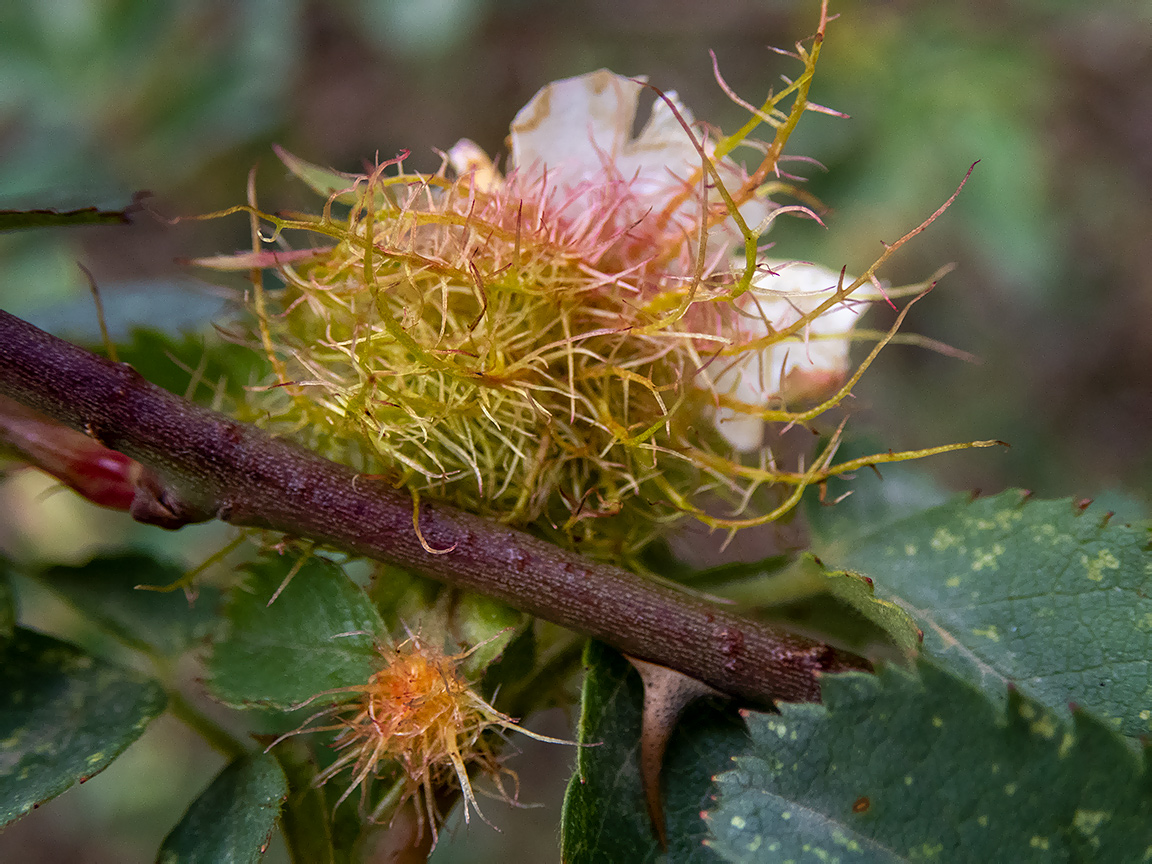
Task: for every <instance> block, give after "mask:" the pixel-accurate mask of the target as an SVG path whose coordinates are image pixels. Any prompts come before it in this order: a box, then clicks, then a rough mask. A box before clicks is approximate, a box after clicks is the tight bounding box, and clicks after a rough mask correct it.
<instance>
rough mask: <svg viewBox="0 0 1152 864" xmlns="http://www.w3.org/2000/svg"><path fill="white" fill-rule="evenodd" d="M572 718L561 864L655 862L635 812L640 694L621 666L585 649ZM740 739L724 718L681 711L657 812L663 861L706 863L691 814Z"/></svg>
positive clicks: (732, 717)
mask: <svg viewBox="0 0 1152 864" xmlns="http://www.w3.org/2000/svg"><path fill="white" fill-rule="evenodd" d="M585 660H586V664H587V666H588V673H587V677H586V678H585V679H584V692H583V699H582V708H581V716H580V739H579V740H580V743H581V744H582V745H591V746H582V747H581V748H580V750H579V753H578V755H577V757H576V759H577V762H576V772H575V773H574V774H573V775H572V779H571V780H570V781H569V783H568V794H567V796H566V797H565V800H564V813H563V821H562V828H561V834H562V840H561V842H562V844H563V858H564V861H565V862H566V864H592V862H597V864H599V862H607V861H612V862H616V861H620V862H624V861H627V862H629V864H633V862H635V864H641V862H649V861H656V860H658V859H659V858H660V851H659V846H658V844H657V842H656V835H655V834H654V833H653V829H652V823H651V821H650V820H649V818H648V811H647V810H646V809H645V804H644V792H643V789H642V787H641V781H640V768H639V764H638V759H637V756H638V750H639V743H640V708H641V704H642V700H643V691H642V687H641V684H640V676H639V675H638V674H636V672H635V671H634V670H633V669H632V667H631V666H630V665H629V664H628V661H627V660H625V659H624V658H623V657H621V656H620V655H619V654H617V653H616V652H614V651H612V650H611V649H609V648H606V647H605V646H603V645H601V644H599V643H596V642H593V643H590V644H589V646H588V650H587V652H586V654H585ZM747 743H748V739H747V735H746V734H745V732H744V729H743V726H742V724H741V723H740V721H739V719H738V718H737V716H736V714H735V712H734V711H730V710H719V709H717V708H716V707H715V706H711V705H708V704H707V703H700V702H698V703H695V704H694V705H692V706H690V707H689V708H688V709H687V710H686V711H685V712H684V717H683V719H682V721H681V723H680V725H679V726H678V728H677V730H676V732H674V733H673V735H672V740H671V741H670V742H669V745H668V752H667V755H666V756H665V759H664V770H663V777H662V781H663V788H664V792H665V799H664V808H665V813H666V816H667V826H668V844H669V860H670V861H673V862H692V864H703V862H711V861H716V860H717V858H716V856H715V855H713V854H712V853H711V852H709V850H708V849H706V848H705V847H704V846H702V845H701V842H702V840H703V838H704V836H705V830H706V825H705V823H704V822H703V820H701V819H700V812H701V810H703V809H705V808H706V807H708V806H711V803H712V802H711V794H712V792H713V785H712V777H713V775H714V774H716V772H718V771H721V770H723V769H724V768H727V767H729V766H730V764H731V762H730V754H732V753H735V752H737V751H739V750H742V749H743V748H744V747H746V746H747Z"/></svg>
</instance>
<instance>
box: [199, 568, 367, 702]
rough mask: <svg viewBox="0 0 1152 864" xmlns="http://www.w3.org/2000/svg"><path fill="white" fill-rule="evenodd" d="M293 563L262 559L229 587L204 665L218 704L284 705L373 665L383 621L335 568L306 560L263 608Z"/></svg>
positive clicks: (346, 681) (362, 676)
mask: <svg viewBox="0 0 1152 864" xmlns="http://www.w3.org/2000/svg"><path fill="white" fill-rule="evenodd" d="M296 563H297V562H295V561H293V560H292V559H291V558H289V557H283V558H265V559H263V560H262V561H260V562H258V563H256V564H252V565H249V566H248V568H247V569H248V571H249V576H248V578H247V579H245V580H244V581H243V583H241V584H240V585H237V586H236V587H235V588H233V590H232V592H231V594H230V596H229V599H228V603H227V607H226V608H225V611H224V623H223V626H222V628H221V632H220V633H219V635H218V636H217V638H216V641H215V645H214V648H213V651H212V656H211V658H210V659H209V662H208V671H209V675H210V678H209V686H210V687H211V689H212V692H213V693H214V694H215V695H216V697H217V698H219V699H220V700H221V701H223V702H226V703H228V704H229V705H235V706H238V707H243V706H245V705H250V704H256V703H259V704H265V705H271V706H275V707H280V708H288V707H291V706H293V705H296V704H298V703H300V702H302V701H304V700H305V699H308V698H310V697H312V696H315V695H316V694H318V693H322V692H324V691H327V690H332V689H333V688H337V687H347V686H350V685H353V684H358V683H359V684H362V683H365V682H367V681H368V679H369V678H370V677H371V676H372V675H373V674H374V673H375V672H377V671H378V670H379V669H380V665H381V660H380V653H379V651H378V650H377V648H376V643H377V641H378V640H380V639H387V638H388V636H387V633H386V631H385V630H384V624H383V622H382V621H381V620H380V615H379V613H378V612H377V611H376V608H375V607H374V606H373V605H372V602H371V601H370V600H369V599H368V596H367V595H366V594H365V593H364V591H363V590H362V589H361V588H360V587H359V586H357V585H356V584H355V583H354V582H352V580H351V579H349V578H348V577H347V576H346V575H345V574H344V573H343V571H342V570H341V569H340V568H339V567H337V566H336V565H334V564H331V563H329V562H327V561H324V560H322V559H319V558H309V559H308V560H307V561H305V562H304V564H303V565H302V566H300V567H299V570H298V571H297V572H296V573H295V574H292V575H291V581H290V582H289V583H288V585H287V587H286V588H284V590H283V591H282V592H281V594H280V596H279V597H277V598H276V600H275V602H273V603H272V604H271V605H269V600H270V599H271V598H272V596H273V594H274V593H275V592H276V591H277V590H278V589H279V588H280V586H281V585H282V584H283V583H284V581H285V579H287V578H288V577H289V575H290V574H291V571H292V569H293V568H294V567H295V566H296Z"/></svg>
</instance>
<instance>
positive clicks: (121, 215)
mask: <svg viewBox="0 0 1152 864" xmlns="http://www.w3.org/2000/svg"><path fill="white" fill-rule="evenodd" d="M128 221H129V220H128V213H127V211H124V210H99V209H97V208H95V207H84V208H82V209H80V210H65V211H63V212H61V211H59V210H0V231H20V230H23V229H25V228H58V227H61V226H64V227H67V226H71V225H123V224H125V223H127V222H128Z"/></svg>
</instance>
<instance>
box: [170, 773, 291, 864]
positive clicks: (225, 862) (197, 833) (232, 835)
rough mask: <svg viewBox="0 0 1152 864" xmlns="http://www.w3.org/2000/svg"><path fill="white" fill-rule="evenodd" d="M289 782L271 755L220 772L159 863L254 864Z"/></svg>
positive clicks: (172, 837)
mask: <svg viewBox="0 0 1152 864" xmlns="http://www.w3.org/2000/svg"><path fill="white" fill-rule="evenodd" d="M286 797H288V781H287V780H285V779H284V772H283V771H281V770H280V766H279V765H278V764H276V760H275V759H273V758H272V757H271V756H268V755H266V754H261V755H259V756H244V757H242V758H240V759H237V760H236V761H235V762H233V763H231V764H230V765H228V767H226V768H225V769H224V770H223V771H221V772H220V774H219V775H217V777H216V779H215V780H213V781H212V784H211V785H210V786H209V787H208V788H207V789H205V790H204V792H203V793H202V794H201V795H200V797H199V798H197V799H196V800H195V801H193V802H192V806H191V807H189V808H188V812H187V813H185V814H184V818H183V819H181V820H180V824H178V825H177V826H176V827H175V828H173V829H172V833H171V834H169V835H168V836H167V837H165V838H164V843H163V845H162V846H161V847H160V854H159V855H158V856H157V858H156V861H157V864H245V862H247V864H254V862H256V861H259V860H260V856H261V855H262V854H263V853H264V851H265V850H266V849H267V848H268V843H269V841H270V840H271V839H272V830H273V829H274V828H275V826H276V817H277V815H278V814H279V812H280V804H281V802H283V801H284V799H285V798H286Z"/></svg>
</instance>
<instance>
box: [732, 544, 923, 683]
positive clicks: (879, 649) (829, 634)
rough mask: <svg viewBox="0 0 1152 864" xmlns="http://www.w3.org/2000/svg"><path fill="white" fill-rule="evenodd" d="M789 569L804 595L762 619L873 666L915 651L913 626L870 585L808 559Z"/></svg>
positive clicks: (916, 634) (762, 613)
mask: <svg viewBox="0 0 1152 864" xmlns="http://www.w3.org/2000/svg"><path fill="white" fill-rule="evenodd" d="M791 569H792V570H793V571H799V572H800V573H801V574H804V575H805V576H806V577H807V578H808V580H809V582H810V591H809V593H808V594H807V595H804V596H799V597H796V598H795V599H792V600H789V601H784V602H780V603H777V604H776V605H773V606H770V607H767V608H762V609H760V610H759V612H760V616H761V617H762V618H765V619H766V620H769V621H772V622H774V623H777V624H780V625H781V626H783V627H785V628H786V629H789V630H792V631H795V632H803V633H806V634H808V635H810V636H812V637H813V638H816V639H820V640H822V641H827V642H831V643H833V644H835V645H836V646H837V647H840V648H843V649H844V650H845V651H851V652H853V653H855V654H859V655H861V656H864V657H869V658H872V659H874V660H875V659H885V660H893V661H901V660H903V659H905V658H908V657H912V656H913V655H914V654H915V653H916V652H917V651H918V650H919V647H920V632H919V628H917V626H916V623H915V622H914V621H913V620H912V618H911V617H910V616H909V615H908V613H907V612H905V611H904V610H903V609H901V608H900V607H899V606H897V605H896V604H895V603H892V602H890V601H887V600H882V599H880V598H878V597H877V596H876V594H875V589H874V586H873V584H872V582H871V581H870V580H868V579H865V578H864V577H862V576H860V575H858V574H856V573H850V572H847V571H843V570H828V569H826V568H825V567H824V566H823V564H821V563H820V562H819V561H818V560H817V559H815V558H813V557H812V556H810V555H805V556H802V557H801V558H800V559H799V560H798V561H796V563H795V564H794V565H793V567H792V568H791ZM776 578H780V577H776ZM749 587H750V588H753V589H754V586H749ZM725 593H726V594H727V595H728V596H731V593H730V592H725ZM739 596H740V597H743V596H744V592H742V593H741V594H740V595H739Z"/></svg>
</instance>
